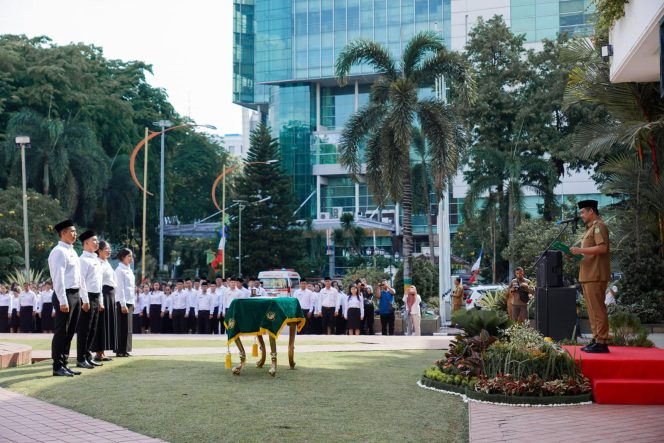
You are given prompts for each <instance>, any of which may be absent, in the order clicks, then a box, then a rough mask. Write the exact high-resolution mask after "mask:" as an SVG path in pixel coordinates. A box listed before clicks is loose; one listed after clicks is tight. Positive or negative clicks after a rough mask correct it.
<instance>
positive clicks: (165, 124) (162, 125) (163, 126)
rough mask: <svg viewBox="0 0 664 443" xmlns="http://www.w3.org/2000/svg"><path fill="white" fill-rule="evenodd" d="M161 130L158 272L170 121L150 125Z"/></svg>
mask: <svg viewBox="0 0 664 443" xmlns="http://www.w3.org/2000/svg"><path fill="white" fill-rule="evenodd" d="M152 124H153V125H155V126H159V127H160V128H161V131H160V132H161V152H160V157H159V270H160V271H162V270H163V269H164V149H165V145H166V128H170V127H171V126H173V122H171V121H170V120H159V121H158V122H154V123H152Z"/></svg>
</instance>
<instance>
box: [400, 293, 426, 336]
mask: <svg viewBox="0 0 664 443" xmlns="http://www.w3.org/2000/svg"><path fill="white" fill-rule="evenodd" d="M403 301H404V305H405V306H406V319H407V321H406V326H407V329H406V334H405V335H422V334H421V333H420V323H421V320H422V315H421V312H420V302H421V301H422V297H420V295H419V294H418V293H417V288H416V287H415V286H413V285H411V286H410V287H409V288H408V293H407V294H406V295H404V297H403Z"/></svg>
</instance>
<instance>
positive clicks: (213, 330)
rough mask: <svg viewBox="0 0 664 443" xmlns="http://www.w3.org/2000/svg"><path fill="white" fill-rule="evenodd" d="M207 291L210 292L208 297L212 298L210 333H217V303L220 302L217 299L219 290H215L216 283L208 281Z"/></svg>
mask: <svg viewBox="0 0 664 443" xmlns="http://www.w3.org/2000/svg"><path fill="white" fill-rule="evenodd" d="M208 292H209V293H210V298H212V312H211V313H210V314H212V318H210V328H209V333H210V334H219V305H220V304H221V302H220V299H219V292H217V284H216V283H210V284H209V285H208Z"/></svg>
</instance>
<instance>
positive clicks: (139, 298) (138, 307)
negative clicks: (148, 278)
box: [134, 291, 147, 315]
mask: <svg viewBox="0 0 664 443" xmlns="http://www.w3.org/2000/svg"><path fill="white" fill-rule="evenodd" d="M134 294H135V296H136V299H135V303H134V314H136V315H138V314H140V313H141V312H143V308H144V307H145V298H146V297H147V295H146V294H144V293H143V291H139V292H136V291H134Z"/></svg>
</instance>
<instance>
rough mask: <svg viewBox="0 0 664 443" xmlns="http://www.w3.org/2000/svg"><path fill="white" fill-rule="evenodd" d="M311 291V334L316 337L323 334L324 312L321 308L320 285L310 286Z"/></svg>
mask: <svg viewBox="0 0 664 443" xmlns="http://www.w3.org/2000/svg"><path fill="white" fill-rule="evenodd" d="M307 287H310V290H311V309H312V310H313V313H312V316H311V333H312V334H316V335H321V334H323V311H322V309H321V306H320V286H319V285H318V284H313V285H312V284H309V285H307Z"/></svg>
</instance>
